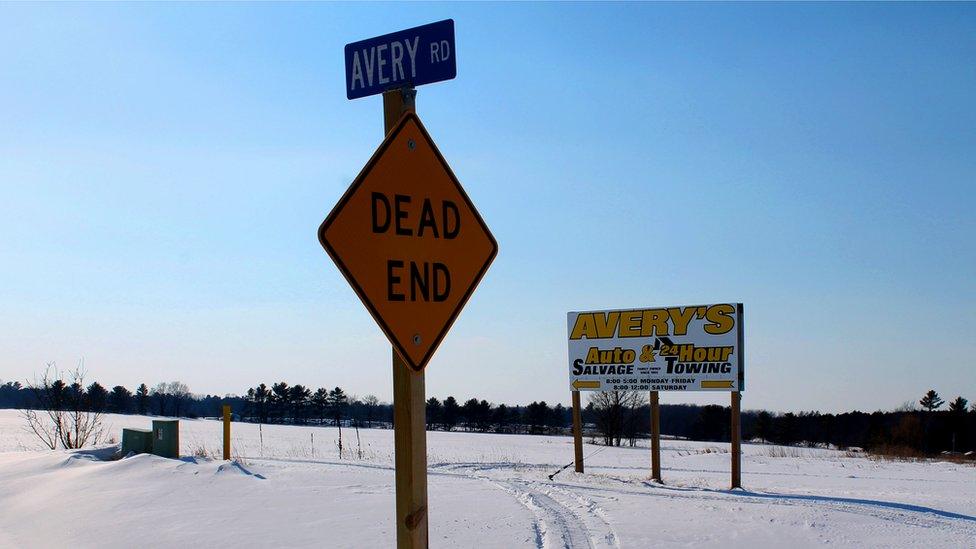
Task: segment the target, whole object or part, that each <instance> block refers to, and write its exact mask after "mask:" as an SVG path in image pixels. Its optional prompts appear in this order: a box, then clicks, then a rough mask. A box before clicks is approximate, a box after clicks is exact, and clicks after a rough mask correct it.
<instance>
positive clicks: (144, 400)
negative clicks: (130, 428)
mask: <svg viewBox="0 0 976 549" xmlns="http://www.w3.org/2000/svg"><path fill="white" fill-rule="evenodd" d="M136 410H137V411H138V412H139V415H141V416H144V415H146V412H147V411H148V410H149V387H147V386H146V384H145V383H143V384H141V385H139V388H138V389H136Z"/></svg>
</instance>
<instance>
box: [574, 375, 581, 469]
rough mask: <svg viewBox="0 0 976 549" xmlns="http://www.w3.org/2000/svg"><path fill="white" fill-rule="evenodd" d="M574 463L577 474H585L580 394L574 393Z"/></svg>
mask: <svg viewBox="0 0 976 549" xmlns="http://www.w3.org/2000/svg"><path fill="white" fill-rule="evenodd" d="M573 462H574V463H575V465H576V472H577V473H582V472H583V420H582V418H581V411H580V392H579V391H573Z"/></svg>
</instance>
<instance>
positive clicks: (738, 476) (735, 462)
mask: <svg viewBox="0 0 976 549" xmlns="http://www.w3.org/2000/svg"><path fill="white" fill-rule="evenodd" d="M731 394H732V488H742V440H741V439H742V429H741V427H740V422H739V419H740V415H739V405H740V401H741V400H742V393H740V392H739V391H732V393H731Z"/></svg>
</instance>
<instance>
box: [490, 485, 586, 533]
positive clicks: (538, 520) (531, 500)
mask: <svg viewBox="0 0 976 549" xmlns="http://www.w3.org/2000/svg"><path fill="white" fill-rule="evenodd" d="M472 478H474V477H472ZM482 480H485V481H486V482H488V483H490V484H492V485H494V486H497V487H498V488H500V489H502V490H504V491H506V492H509V493H511V494H512V495H514V496H515V499H516V500H517V501H518V502H519V503H520V504H522V506H523V507H525V508H526V509H528V510H529V511H530V512H532V514H533V515H535V522H534V523H535V525H536V527H535V530H536V546H537V547H538V549H557V548H563V549H575V548H577V547H589V548H590V549H595V547H594V545H593V543H592V541H591V535H590V532H589V530H587V529H586V526H585V525H584V523H583V521H582V520H580V517H579V516H577V515H576V514H575V513H574V512H573V511H572V510H571V509H569V508H568V507H566V506H564V505H562V504H560V503H559V502H557V501H556V500H555V499H553V498H552V497H550V496H549V495H548V494H546V493H544V492H542V491H541V490H538V489H536V488H534V487H532V486H531V485H530V483H526V482H520V481H515V480H491V479H488V478H486V477H482Z"/></svg>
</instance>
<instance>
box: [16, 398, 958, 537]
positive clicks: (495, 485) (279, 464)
mask: <svg viewBox="0 0 976 549" xmlns="http://www.w3.org/2000/svg"><path fill="white" fill-rule="evenodd" d="M107 421H108V423H109V424H110V425H111V427H110V429H109V432H110V433H111V434H112V435H114V436H115V437H116V438H119V437H120V433H121V429H122V427H124V426H125V427H144V428H148V427H149V424H150V418H147V417H141V416H108V420H107ZM32 436H33V435H29V434H28V433H25V432H24V431H23V428H22V420H21V419H20V418H19V417H18V415H17V412H15V411H12V410H0V546H2V547H96V546H97V547H136V546H139V547H146V546H150V547H160V546H164V547H177V546H180V547H182V546H190V545H195V546H221V545H223V546H238V547H270V546H282V547H302V546H306V547H308V546H316V547H356V548H360V547H389V546H392V545H393V544H394V539H395V531H394V524H393V509H394V499H393V498H394V494H393V469H392V457H393V456H392V454H393V433H392V431H389V430H380V429H363V430H360V432H359V436H360V437H361V445H360V446H359V448H361V449H362V453H363V457H362V459H359V457H358V455H357V454H358V452H357V441H356V433H355V431H354V430H351V429H343V444H344V452H343V456H342V458H343V459H340V458H339V454H338V448H337V447H336V444H335V442H336V441H337V439H338V434H337V431H336V429H334V428H322V427H292V426H273V425H265V426H264V427H263V428H262V430H261V431H260V432H259V429H258V426H257V425H253V424H241V423H235V424H233V447H234V454H235V455H236V456H239V457H238V459H237V461H236V462H233V463H229V462H224V461H220V460H218V459H210V458H200V457H197V458H194V457H185V458H183V459H181V460H167V459H162V458H158V457H155V456H147V455H141V456H135V457H131V458H128V459H123V460H119V461H101V460H100V459H98V458H99V456H100V453H99V452H98V451H94V452H93V451H81V452H76V453H71V452H64V451H55V452H52V451H44V450H41V449H39V447H38V445H37V444H36V441H34V440H32V439H31V437H32ZM262 437H263V442H262ZM220 441H221V424H220V423H219V422H218V421H211V420H183V421H182V422H181V446H182V454H184V455H193V454H195V453H207V454H211V455H213V454H216V453H217V452H219V450H220V444H221V442H220ZM427 441H428V462H429V470H430V474H429V508H430V540H431V545H432V546H434V547H479V548H481V547H504V548H509V547H546V548H549V547H594V548H603V547H651V546H656V547H660V546H722V547H730V546H731V547H790V548H791V549H795V548H798V547H811V546H821V545H824V544H831V545H839V546H844V547H848V546H850V547H904V546H923V547H976V467H973V466H971V465H958V464H952V463H943V462H922V463H908V462H888V461H875V460H871V459H867V458H864V457H851V456H848V455H845V454H844V453H843V452H835V451H829V450H814V449H800V448H782V447H775V446H764V445H744V446H743V452H744V456H743V484H744V485H745V488H746V489H745V490H741V491H740V490H736V491H729V490H728V489H727V488H728V482H729V455H728V445H727V444H715V443H702V442H689V441H671V440H666V441H663V442H662V447H663V449H662V452H663V455H662V461H663V467H664V470H663V475H664V480H665V482H666V485H664V486H658V485H655V484H652V483H650V482H648V481H647V477H648V474H649V472H648V469H649V460H650V457H649V452H648V450H647V448H646V447H644V446H642V447H638V448H606V449H604V448H603V447H600V446H594V445H590V444H587V445H586V447H585V452H586V453H587V454H593V455H592V456H590V457H589V458H588V459H587V461H586V473H585V474H582V475H579V474H576V473H574V472H573V470H572V468H569V469H567V470H566V471H564V472H562V473H560V474H559V475H558V476H556V477H555V480H553V481H550V480H549V479H548V478H547V476H548V475H549V474H551V473H553V472H554V471H555V470H556V469H558V468H559V467H560V466H562V465H565V464H566V463H568V462H570V461H571V460H572V450H573V446H572V440H571V439H570V438H565V437H537V436H521V435H486V434H468V433H444V432H431V433H428V438H427ZM102 454H104V452H102Z"/></svg>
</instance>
